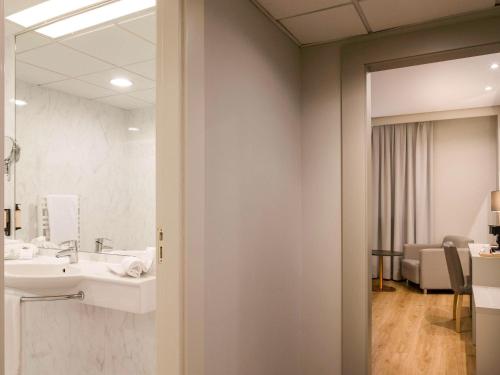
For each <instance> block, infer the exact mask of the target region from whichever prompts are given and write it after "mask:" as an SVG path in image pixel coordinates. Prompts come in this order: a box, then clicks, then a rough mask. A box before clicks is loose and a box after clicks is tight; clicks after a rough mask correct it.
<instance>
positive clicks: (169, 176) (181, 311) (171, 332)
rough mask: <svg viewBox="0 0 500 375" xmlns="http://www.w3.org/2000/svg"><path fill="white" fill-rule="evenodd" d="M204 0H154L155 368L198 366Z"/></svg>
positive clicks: (188, 370) (197, 370)
mask: <svg viewBox="0 0 500 375" xmlns="http://www.w3.org/2000/svg"><path fill="white" fill-rule="evenodd" d="M204 4H205V0H157V59H156V62H157V67H156V72H157V88H156V95H157V96H156V103H157V104H156V173H157V175H156V176H157V177H156V180H157V181H156V194H157V201H156V211H157V213H156V216H157V227H158V229H162V230H163V233H164V239H163V241H161V240H160V238H159V236H158V232H157V255H159V249H160V246H162V247H163V257H164V261H163V262H157V274H156V278H157V279H156V282H157V288H156V289H157V292H156V293H157V296H156V301H157V308H156V344H157V349H156V361H157V372H156V373H157V374H158V375H160V374H162V375H163V374H169V375H170V374H171V375H181V374H182V375H183V374H196V375H203V374H204V344H205V341H204V329H205V323H204V306H205V291H204V259H205V255H204V246H205V84H204V79H205V76H204V67H205V49H204V48H205V40H204V33H205V25H204V17H205V8H204ZM158 259H159V258H158Z"/></svg>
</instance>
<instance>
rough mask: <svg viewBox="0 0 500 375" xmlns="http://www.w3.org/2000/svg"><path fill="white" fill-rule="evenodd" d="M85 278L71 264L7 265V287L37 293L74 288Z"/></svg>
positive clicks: (77, 268)
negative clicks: (39, 291) (38, 291)
mask: <svg viewBox="0 0 500 375" xmlns="http://www.w3.org/2000/svg"><path fill="white" fill-rule="evenodd" d="M82 279H83V276H82V272H81V270H80V268H79V267H77V266H73V265H70V264H36V263H24V264H23V263H16V264H7V263H6V264H5V277H4V280H5V286H6V287H9V288H14V289H21V290H27V291H32V290H34V291H36V290H44V289H61V288H72V287H74V286H76V285H78V283H80V281H82Z"/></svg>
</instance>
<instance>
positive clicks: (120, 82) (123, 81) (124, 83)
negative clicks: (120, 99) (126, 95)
mask: <svg viewBox="0 0 500 375" xmlns="http://www.w3.org/2000/svg"><path fill="white" fill-rule="evenodd" d="M109 83H111V84H112V85H113V86H116V87H130V86H132V85H133V83H132V82H131V81H130V80H129V79H127V78H113V79H112V80H111V81H109Z"/></svg>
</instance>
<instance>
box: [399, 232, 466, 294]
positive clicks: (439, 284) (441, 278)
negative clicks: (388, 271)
mask: <svg viewBox="0 0 500 375" xmlns="http://www.w3.org/2000/svg"><path fill="white" fill-rule="evenodd" d="M448 241H451V242H453V243H454V244H455V246H456V248H457V250H458V254H459V256H460V261H461V264H462V269H463V271H464V275H466V276H467V275H469V257H468V251H469V250H468V245H469V243H471V242H474V240H471V239H470V238H467V237H462V236H445V237H444V239H443V242H442V243H439V244H406V245H404V246H403V259H402V261H401V275H402V276H403V278H404V279H406V280H409V281H411V282H413V283H415V284H419V285H420V288H421V289H423V290H424V293H427V290H428V289H451V284H450V278H449V276H448V268H447V266H446V258H445V255H444V248H443V243H445V242H448Z"/></svg>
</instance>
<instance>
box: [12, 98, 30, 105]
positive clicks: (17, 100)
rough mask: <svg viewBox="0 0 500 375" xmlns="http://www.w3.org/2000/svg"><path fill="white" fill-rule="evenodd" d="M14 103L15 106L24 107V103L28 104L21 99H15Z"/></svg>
mask: <svg viewBox="0 0 500 375" xmlns="http://www.w3.org/2000/svg"><path fill="white" fill-rule="evenodd" d="M14 103H15V104H16V106H18V107H24V106H25V105H28V103H27V102H26V101H24V100H21V99H16V100H14Z"/></svg>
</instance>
